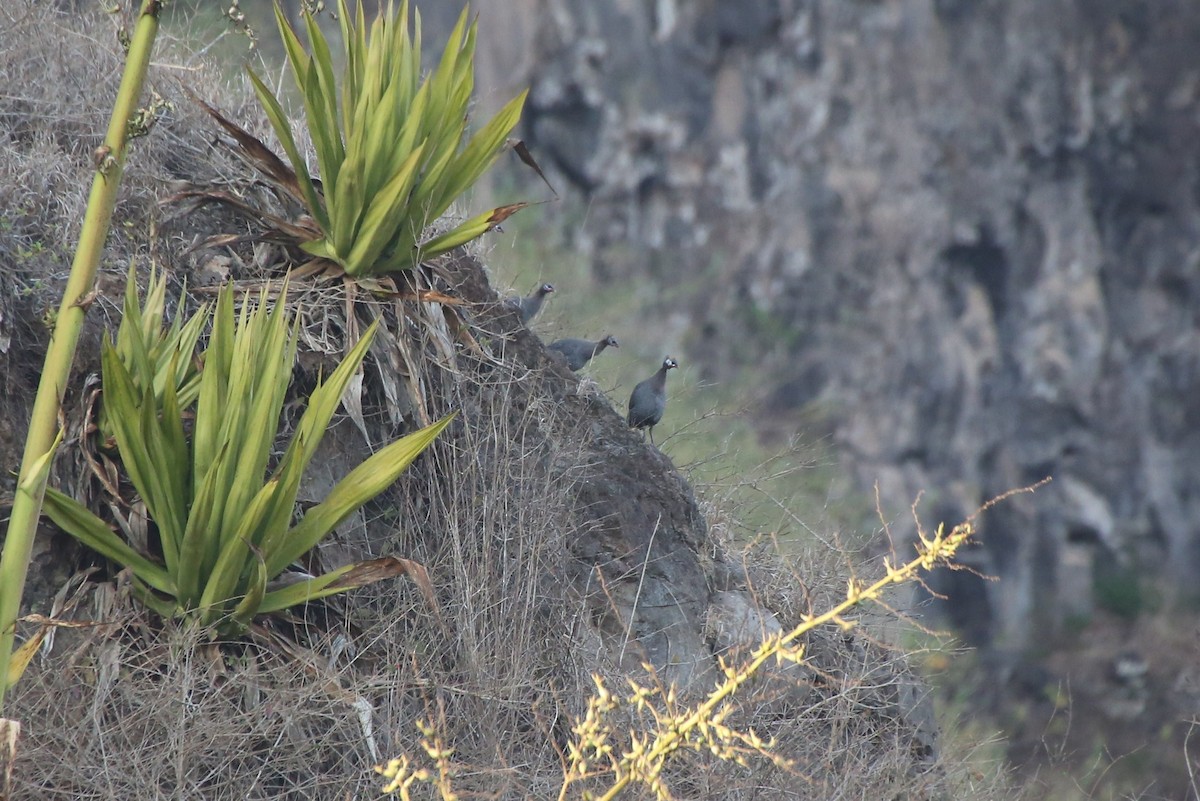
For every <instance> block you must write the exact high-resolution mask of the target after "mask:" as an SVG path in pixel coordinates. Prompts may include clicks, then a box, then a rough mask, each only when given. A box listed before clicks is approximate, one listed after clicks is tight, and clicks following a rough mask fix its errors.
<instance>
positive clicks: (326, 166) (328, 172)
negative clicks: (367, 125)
mask: <svg viewBox="0 0 1200 801" xmlns="http://www.w3.org/2000/svg"><path fill="white" fill-rule="evenodd" d="M307 70H308V72H307V78H306V80H305V82H304V83H303V84H302V87H303V89H304V92H303V94H304V114H305V120H306V122H307V123H308V132H309V135H311V136H312V141H313V148H314V149H315V150H316V151H317V165H318V166H319V167H320V170H321V180H322V181H323V182H324V186H325V197H326V198H328V197H329V196H330V194H331V192H330V190H331V189H332V188H333V187H335V186H337V182H338V175H339V174H340V173H341V169H342V161H343V160H344V159H345V157H346V153H345V150H344V149H343V147H342V134H341V131H340V130H338V121H337V113H336V111H334V112H333V113H332V116H331V115H330V112H331V110H332V109H334V108H336V100H333V99H330V98H328V97H326V96H325V93H324V87H323V86H322V85H321V73H320V68H319V67H318V66H317V64H316V61H315V60H314V59H309V63H308V68H307Z"/></svg>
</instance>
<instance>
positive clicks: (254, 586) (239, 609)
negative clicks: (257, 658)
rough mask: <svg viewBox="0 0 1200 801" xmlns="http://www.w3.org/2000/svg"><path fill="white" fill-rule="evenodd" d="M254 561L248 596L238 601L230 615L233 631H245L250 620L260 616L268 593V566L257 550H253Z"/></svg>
mask: <svg viewBox="0 0 1200 801" xmlns="http://www.w3.org/2000/svg"><path fill="white" fill-rule="evenodd" d="M251 550H252V554H253V557H254V561H253V564H252V567H251V576H250V579H249V582H248V586H247V587H246V594H245V595H244V596H242V599H241V600H240V601H238V604H237V606H235V607H234V608H233V613H232V614H231V615H230V618H231V619H232V621H231V622H232V625H231V626H230V628H231V629H232V630H233V631H239V632H240V631H244V630H245V628H246V626H247V624H249V623H250V619H251V618H252V617H254V616H255V615H256V614H258V611H259V608H260V607H261V606H262V602H263V597H264V596H265V595H266V592H267V565H266V562H264V561H263V558H262V556H261V554H259V553H258V550H257V549H251Z"/></svg>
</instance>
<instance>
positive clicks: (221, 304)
mask: <svg viewBox="0 0 1200 801" xmlns="http://www.w3.org/2000/svg"><path fill="white" fill-rule="evenodd" d="M284 294H286V286H285V288H284ZM135 305H136V304H135ZM267 306H268V304H267V296H266V292H265V290H264V292H263V294H262V295H261V296H260V297H259V299H258V302H257V304H254V303H252V302H251V298H250V297H249V296H247V297H246V298H245V300H244V302H243V304H242V311H241V313H240V315H238V316H237V317H236V319H235V314H234V299H233V291H232V289H231V288H230V287H226V289H224V290H223V291H222V292H221V294H220V296H219V298H218V300H217V304H216V312H215V319H214V320H213V327H212V334H211V337H210V341H209V345H208V348H207V350H206V351H205V352H204V355H203V367H202V369H201V373H200V380H199V388H198V393H197V397H196V400H195V403H194V411H193V410H192V409H191V408H190V407H189V405H186V404H184V403H183V402H181V399H180V398H181V395H180V392H179V391H178V389H177V388H176V382H174V381H170V380H168V381H166V382H164V383H163V385H162V395H161V399H159V398H158V397H157V396H156V395H155V387H154V385H153V383H152V382H149V381H146V380H144V379H145V377H146V376H145V375H143V380H142V381H140V382H139V381H137V380H135V378H134V374H135V373H138V372H139V371H140V370H142V369H143V368H144V366H145V365H143V364H142V363H141V362H140V361H138V360H135V361H134V363H133V366H132V368H131V367H129V366H127V365H126V364H125V363H124V362H123V361H122V359H121V356H120V354H119V353H118V350H117V348H116V347H114V346H113V345H112V343H111V342H110V341H109V340H108V339H107V337H106V339H105V342H104V344H103V348H102V350H103V352H102V355H101V368H102V387H103V403H104V406H105V408H106V414H107V417H108V420H110V421H111V423H112V426H113V429H114V435H115V438H116V442H117V449H118V452H119V454H120V457H121V461H122V463H123V464H124V466H125V470H126V472H127V473H128V475H129V480H130V482H131V483H132V484H133V487H134V488H135V489H136V490H137V492H138V495H139V496H140V497H141V499H142V501H143V502H144V504H145V507H146V510H147V512H148V516H149V518H150V520H151V521H152V522H153V523H154V525H155V527H156V529H157V533H158V537H157V547H154V548H151V546H149V545H145V544H142V545H135V544H133V543H131V542H127V541H126V540H125V539H123V538H122V537H121V536H119V535H118V534H117V533H115V532H114V531H113V530H112V529H110V528H109V526H108V525H107V524H105V522H104V521H103V520H101V519H100V518H99V517H97V516H96V515H95V514H93V513H92V512H91V511H89V510H88V509H87V508H86V507H84V506H83V505H82V504H80V503H79V502H77V501H75V500H73V499H72V498H70V497H68V496H66V495H64V494H63V493H61V492H58V491H55V490H51V489H48V490H47V492H46V501H45V511H46V514H47V515H48V516H49V517H50V518H51V519H52V520H53V521H54V522H55V523H56V524H58V526H59V527H61V528H62V529H63V530H64V531H67V532H68V533H70V534H72V535H73V536H75V537H76V538H77V539H79V540H80V541H81V542H83V543H84V544H85V545H87V546H88V547H90V548H92V549H94V550H96V551H98V552H99V553H101V554H103V555H104V556H106V557H108V558H110V559H112V560H114V561H116V562H119V563H120V564H122V565H124V566H126V567H128V568H129V569H130V571H131V573H132V576H133V578H132V586H133V589H134V591H135V593H136V594H137V595H138V597H139V598H140V599H141V600H142V601H144V602H145V603H146V604H147V605H148V606H149V607H151V608H152V609H154V610H155V611H157V612H158V613H160V614H162V615H164V616H186V617H193V618H196V619H198V620H199V621H200V622H201V623H202V624H204V625H213V626H216V627H217V628H218V629H219V630H220V631H222V632H224V633H237V632H239V631H241V630H243V629H244V628H245V626H246V625H247V624H248V623H249V621H250V619H251V618H252V617H253V616H254V615H256V614H260V613H266V612H272V611H276V610H279V609H283V608H286V607H289V606H292V605H295V604H298V603H303V602H305V601H308V600H311V599H315V598H320V597H323V596H326V595H331V594H333V593H337V592H343V591H345V590H348V589H352V588H354V587H358V586H362V585H363V584H366V583H369V582H371V581H377V580H379V579H381V578H385V577H388V576H394V575H399V574H404V573H408V574H410V575H413V576H414V578H416V579H417V580H418V581H419V582H422V583H423V585H427V579H426V578H425V576H424V572H423V569H422V568H421V567H420V565H418V564H416V563H414V562H410V561H407V560H403V559H395V558H390V559H382V560H374V561H372V562H364V563H357V564H352V565H347V566H345V567H342V568H339V569H337V570H333V571H331V572H329V573H326V574H324V575H321V576H316V577H312V576H306V577H302V578H301V579H300V580H299V581H295V582H293V583H289V584H287V586H282V587H278V588H271V589H269V588H268V583H269V582H271V580H272V579H275V578H276V577H278V576H280V574H281V573H283V572H284V571H285V570H286V569H287V568H288V567H289V565H291V564H292V563H293V562H294V561H295V560H297V559H298V558H299V557H301V556H302V555H303V554H304V553H305V552H306V551H308V550H309V549H310V548H312V547H313V546H314V545H316V543H317V542H319V541H320V540H321V539H322V538H323V537H324V536H325V535H326V534H328V533H329V532H330V531H331V530H332V529H333V528H334V527H335V526H337V525H338V524H339V523H340V522H341V521H342V520H344V519H345V518H346V517H347V516H349V515H350V514H351V513H353V512H354V511H356V510H357V509H358V508H359V507H360V506H362V505H363V504H364V503H366V502H367V501H369V500H370V499H371V498H373V497H375V496H376V495H378V494H379V493H380V492H382V491H383V490H384V489H386V488H387V487H388V486H389V485H391V483H392V482H394V481H395V480H396V478H397V477H398V476H399V475H400V473H401V472H403V470H404V469H405V468H406V467H407V466H408V465H409V464H410V463H411V462H412V461H413V459H415V458H416V457H417V456H418V455H419V454H420V453H421V451H422V450H424V449H425V447H426V446H428V445H429V444H430V443H431V442H432V441H433V439H434V437H436V436H437V434H438V433H439V432H440V431H441V430H442V429H443V428H444V427H445V426H446V425H447V423H448V422H449V420H450V419H451V417H452V416H451V417H447V418H445V419H443V420H441V421H439V422H437V423H435V424H433V425H431V426H428V427H427V428H424V429H421V430H419V431H416V432H414V433H412V434H410V435H408V436H406V437H404V438H402V439H400V440H397V441H396V442H393V443H391V444H390V445H387V446H386V447H384V448H382V449H380V450H379V451H378V452H377V453H375V454H374V455H372V456H371V457H369V458H368V459H366V460H365V461H364V462H363V463H362V464H360V465H359V466H358V467H356V468H355V469H354V470H352V471H351V472H350V473H349V474H348V475H347V476H346V477H345V478H344V479H342V480H341V481H340V482H338V483H337V484H336V485H335V486H334V487H333V489H332V490H331V491H330V493H329V495H328V497H326V498H325V500H324V501H322V502H321V503H319V504H317V505H316V506H314V507H313V508H311V509H309V510H307V511H306V512H305V513H304V515H303V517H302V518H301V519H300V520H299V521H298V522H295V523H294V524H293V514H294V509H295V503H296V496H297V492H298V490H299V487H300V479H301V476H302V474H303V472H304V470H305V468H306V466H307V465H308V463H309V462H310V461H311V459H312V458H313V454H314V453H315V451H316V448H317V445H318V443H320V441H321V437H322V435H323V434H324V432H325V429H326V427H327V425H328V424H329V420H330V418H331V417H332V416H333V413H334V411H335V410H336V409H337V406H338V402H339V399H340V398H341V396H342V393H343V392H344V390H345V389H346V386H347V384H348V383H349V381H350V379H351V377H352V376H353V375H354V373H355V372H356V371H357V370H358V368H359V365H360V363H361V362H362V359H363V357H364V355H365V354H366V351H367V349H368V348H369V347H370V343H371V339H372V337H373V336H374V334H375V325H372V326H371V327H370V328H369V329H368V330H367V331H366V332H365V333H364V335H363V336H362V338H361V339H360V340H359V341H358V343H357V344H356V345H355V347H354V348H353V349H352V350H351V351H350V353H349V354H348V355H347V356H346V358H345V359H344V360H343V361H342V362H341V363H340V364H339V365H338V366H337V367H336V368H335V369H334V370H333V371H332V372H331V373H330V375H329V377H328V378H327V379H326V380H325V381H323V382H321V383H320V384H319V386H318V387H317V388H316V389H315V390H314V391H313V393H312V395H311V396H310V397H309V400H308V406H307V408H306V409H305V412H304V414H303V416H302V417H301V419H300V421H299V425H298V427H297V429H296V431H295V433H294V435H293V436H292V439H291V442H290V443H289V445H288V447H287V449H286V450H285V452H284V454H283V456H282V458H281V459H279V461H278V464H277V465H276V466H275V467H274V469H273V470H271V471H270V472H269V474H268V466H269V462H270V459H271V453H272V450H273V447H274V443H275V438H276V429H277V426H278V422H279V418H280V413H281V411H282V408H283V403H284V399H285V395H286V390H287V387H288V384H289V381H290V377H291V370H292V364H293V361H294V356H295V351H296V340H297V326H296V323H295V321H294V320H290V319H289V316H288V315H287V314H286V313H285V311H284V306H285V304H284V303H282V302H277V303H276V304H275V305H274V308H273V309H270V310H268V308H267ZM251 307H253V308H251ZM131 311H132V310H131ZM198 316H204V317H207V312H206V311H203V310H202V311H201V313H200V315H198ZM145 319H147V316H146V315H140V316H139V315H137V314H131V315H127V316H126V317H125V318H124V320H123V321H122V325H123V326H125V325H130V326H132V325H134V324H133V323H129V322H128V321H129V320H140V321H142V322H144V321H145ZM193 320H194V318H193ZM139 324H140V323H139ZM191 324H192V323H190V322H189V323H188V324H187V325H185V326H184V328H185V329H186V328H188V326H190V325H191ZM136 339H137V337H134V338H133V339H132V340H129V341H136ZM118 340H121V335H120V334H118ZM187 357H190V354H182V353H179V352H177V353H176V355H175V357H173V363H172V364H171V365H170V367H169V370H168V372H169V373H175V374H178V360H180V359H183V358H187ZM193 415H194V421H193V423H192V426H191V433H190V436H189V434H188V430H187V425H186V424H185V417H191V416H193ZM422 589H427V587H426V586H423V587H422Z"/></svg>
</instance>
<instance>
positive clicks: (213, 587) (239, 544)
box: [200, 479, 278, 622]
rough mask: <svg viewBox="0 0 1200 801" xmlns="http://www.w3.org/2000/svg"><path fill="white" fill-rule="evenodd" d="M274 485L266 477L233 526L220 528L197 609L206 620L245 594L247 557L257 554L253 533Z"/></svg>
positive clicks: (267, 506) (254, 557)
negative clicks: (216, 554)
mask: <svg viewBox="0 0 1200 801" xmlns="http://www.w3.org/2000/svg"><path fill="white" fill-rule="evenodd" d="M277 488H278V482H277V481H276V480H274V479H272V480H270V481H268V482H267V483H266V484H265V485H264V486H263V487H262V488H261V489H259V491H258V492H257V493H256V494H255V496H254V498H253V500H252V501H251V502H250V503H249V505H247V507H246V510H245V514H244V515H243V516H242V518H241V519H240V520H238V521H237V526H236V528H233V529H232V530H228V531H226V532H224V535H223V536H222V541H221V555H220V556H219V557H217V563H216V565H214V566H213V570H212V573H211V574H210V575H209V576H208V583H207V584H206V585H205V587H204V592H203V593H201V595H200V609H201V610H202V614H203V615H204V618H205V619H206V620H207V621H209V622H215V621H217V620H220V619H222V618H224V617H225V616H226V615H227V614H228V612H229V610H228V604H229V603H230V602H231V601H233V600H234V599H236V598H241V597H242V596H244V595H245V594H246V592H247V589H248V588H247V587H246V581H247V579H249V573H248V568H249V567H251V566H250V565H249V564H248V562H247V560H257V559H258V558H259V557H258V556H257V555H256V554H255V553H254V550H253V549H254V548H256V547H257V544H256V543H255V541H254V534H255V531H256V530H257V529H258V527H259V525H260V524H261V523H262V521H263V520H264V519H266V516H267V514H268V512H269V511H270V508H271V502H272V500H273V498H274V495H275V492H276V490H277Z"/></svg>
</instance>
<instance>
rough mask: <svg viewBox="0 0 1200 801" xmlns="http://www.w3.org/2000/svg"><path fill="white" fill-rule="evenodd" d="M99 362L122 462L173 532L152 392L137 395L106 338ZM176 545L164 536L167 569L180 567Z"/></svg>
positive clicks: (159, 520)
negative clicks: (158, 458) (159, 457)
mask: <svg viewBox="0 0 1200 801" xmlns="http://www.w3.org/2000/svg"><path fill="white" fill-rule="evenodd" d="M100 362H101V372H102V374H103V379H102V380H103V384H104V404H105V408H106V409H107V414H108V418H109V422H110V423H111V425H112V426H113V433H114V435H115V436H116V439H117V448H118V450H119V451H120V453H121V462H122V463H123V464H124V465H125V470H126V472H128V473H129V480H130V481H131V482H132V483H133V486H134V488H136V489H137V491H138V494H139V495H140V496H141V497H142V500H143V501H145V502H146V508H147V510H148V511H149V513H150V516H151V518H152V519H154V521H155V522H157V523H159V525H160V527H161V526H166V527H167V528H168V531H170V526H172V525H173V523H172V521H177V520H178V518H177V517H173V515H174V514H176V508H175V507H174V506H173V504H174V500H173V499H172V497H171V490H170V485H169V484H168V483H166V482H167V481H168V479H166V478H165V477H164V476H163V475H162V474H161V473H160V469H161V468H160V467H159V466H158V465H157V464H156V463H155V461H154V457H153V455H152V453H151V448H152V447H153V448H155V449H157V450H159V451H162V450H163V449H164V448H165V444H164V443H163V441H162V439H161V437H157V436H155V434H156V429H157V425H158V421H157V418H156V417H155V411H154V406H155V403H154V396H153V393H152V391H151V390H150V389H147V390H146V395H139V394H138V392H137V390H136V388H135V387H134V385H133V379H132V378H131V377H130V375H129V372H128V371H127V370H126V369H125V366H124V365H123V364H122V363H121V358H120V356H118V355H117V352H116V349H115V348H113V346H112V344H111V343H110V342H109V341H108V338H107V336H106V337H105V339H104V342H103V344H102V345H101V354H100ZM147 396H148V397H147ZM146 409H148V410H149V418H147V416H146V413H145V412H144V411H143V410H146ZM176 542H178V539H177V538H174V539H173V538H172V536H170V535H168V536H164V537H163V558H164V560H165V561H166V563H167V565H168V570H170V569H171V568H173V567H174V566H175V565H177V564H178V558H177V557H178V553H176V552H175V550H174V548H175V543H176Z"/></svg>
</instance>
